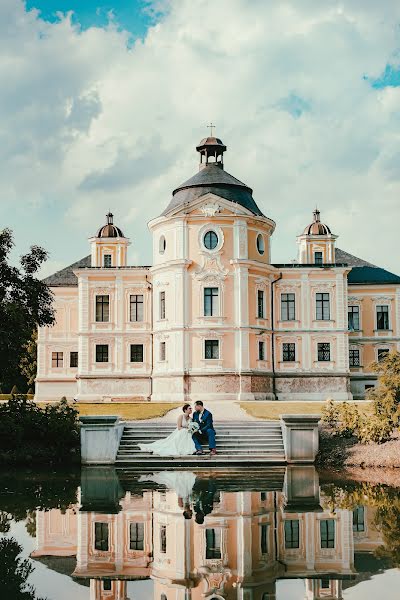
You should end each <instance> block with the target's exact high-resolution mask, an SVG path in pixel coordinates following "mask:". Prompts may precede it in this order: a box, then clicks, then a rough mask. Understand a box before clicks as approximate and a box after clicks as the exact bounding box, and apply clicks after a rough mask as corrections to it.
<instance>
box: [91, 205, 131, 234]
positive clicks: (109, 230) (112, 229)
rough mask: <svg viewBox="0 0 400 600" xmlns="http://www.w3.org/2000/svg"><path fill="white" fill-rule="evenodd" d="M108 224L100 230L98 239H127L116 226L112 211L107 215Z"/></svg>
mask: <svg viewBox="0 0 400 600" xmlns="http://www.w3.org/2000/svg"><path fill="white" fill-rule="evenodd" d="M106 219H107V223H106V224H105V225H103V226H102V227H100V229H98V231H97V234H96V237H98V238H123V237H125V236H124V234H123V233H122V231H121V229H120V228H119V227H117V226H116V225H114V215H113V214H112V212H111V211H109V212H108V213H107V214H106Z"/></svg>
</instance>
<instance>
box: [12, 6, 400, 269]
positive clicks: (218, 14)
mask: <svg viewBox="0 0 400 600" xmlns="http://www.w3.org/2000/svg"><path fill="white" fill-rule="evenodd" d="M164 4H165V3H164V2H163V3H162V6H163V7H164ZM399 17H400V5H399V4H398V3H397V2H391V1H386V2H385V1H384V2H382V3H379V4H378V3H376V2H373V1H372V0H348V1H342V2H326V3H321V2H318V1H317V0H315V1H314V0H303V1H301V2H298V1H297V0H292V1H286V2H269V1H265V0H253V1H252V2H248V0H219V2H209V1H207V0H197V1H196V2H193V1H192V0H171V2H170V5H169V9H168V10H167V11H166V12H165V15H164V17H163V18H162V20H161V21H160V22H159V23H158V24H157V25H155V26H154V27H153V28H151V29H150V30H149V32H148V34H147V36H146V38H145V39H144V41H137V42H136V43H135V45H134V46H133V47H129V44H128V40H129V35H128V34H126V33H124V32H121V31H118V29H117V27H116V26H114V25H113V24H110V26H109V28H108V29H95V28H91V29H88V30H86V31H80V30H79V29H78V28H76V27H73V26H72V24H71V22H70V19H69V17H68V16H66V17H63V18H62V19H61V20H60V22H59V23H55V24H50V23H44V22H43V21H41V20H40V17H39V15H38V14H37V13H36V12H35V11H31V12H28V13H27V12H26V11H25V8H24V5H23V4H22V2H19V1H17V0H3V1H2V2H1V3H0V82H1V89H2V94H1V95H0V198H1V200H0V202H1V205H2V207H3V217H4V212H5V211H8V218H9V220H10V224H11V225H12V226H13V227H14V229H15V230H16V233H17V234H18V235H17V238H18V243H20V241H21V243H22V242H23V245H24V246H25V245H28V244H29V243H36V242H39V243H42V244H43V245H45V246H46V247H47V248H48V249H49V250H50V251H51V255H52V260H55V261H56V263H60V262H63V261H65V263H68V262H69V261H70V262H72V261H73V260H76V259H77V258H79V257H80V256H83V255H85V254H86V253H87V245H86V237H88V236H89V235H91V234H92V233H93V231H94V230H95V229H96V227H98V226H99V225H100V224H101V222H102V221H103V219H104V213H105V211H106V210H108V209H109V208H111V209H113V210H114V212H115V213H116V218H117V221H118V224H119V225H120V226H121V227H122V229H123V230H124V231H125V233H126V234H127V235H129V236H130V237H131V238H132V242H133V244H132V251H131V256H132V257H133V256H134V254H135V259H136V257H137V259H138V261H139V262H142V263H148V261H149V260H150V259H151V257H150V253H151V245H150V239H149V235H148V233H147V232H146V222H147V221H148V220H149V219H151V218H153V217H154V216H157V215H158V214H160V213H161V211H162V210H163V208H164V207H165V206H166V205H167V204H168V202H169V198H170V194H171V191H172V189H174V187H176V186H177V185H178V184H179V183H181V182H182V181H183V180H185V179H187V178H188V177H190V176H191V175H192V174H194V172H195V171H196V169H197V157H196V155H195V151H194V146H195V145H196V143H197V142H198V141H199V139H200V138H201V137H202V136H203V135H206V131H207V130H206V129H205V125H206V123H207V122H209V121H210V119H212V120H213V122H215V123H217V134H218V135H219V136H221V137H222V138H223V140H224V142H225V143H226V144H227V145H228V150H229V152H228V153H227V156H226V168H227V170H228V171H229V172H231V173H232V174H233V175H235V176H236V177H238V178H239V179H242V180H243V181H245V182H246V183H247V184H248V185H250V186H251V187H252V188H253V189H254V196H255V199H256V201H257V203H258V204H259V206H260V208H261V209H262V210H263V211H264V212H265V213H266V214H267V215H268V216H270V217H271V218H273V219H274V220H275V221H276V222H277V229H276V232H275V234H274V238H273V258H274V260H276V261H281V260H290V259H291V258H293V257H294V256H295V253H296V244H295V235H296V234H298V233H300V232H301V231H302V229H303V228H304V226H305V225H306V223H307V222H308V221H309V220H310V218H311V212H312V209H313V208H314V206H315V205H316V204H318V206H319V208H320V209H321V211H322V217H323V218H324V219H325V220H326V221H327V222H328V224H329V225H330V227H331V229H332V230H333V231H334V232H335V233H336V234H339V236H340V237H339V240H338V245H339V246H340V247H342V248H344V249H346V250H348V251H350V252H353V253H355V254H358V255H360V256H362V257H364V258H366V259H369V260H370V261H371V262H374V263H377V264H382V265H383V266H386V267H388V268H390V269H392V270H394V271H397V272H399V271H400V266H399V265H398V255H399V235H398V232H397V228H398V225H397V223H398V220H399V216H400V210H399V200H398V199H399V196H400V168H399V166H398V165H399V164H400V163H399V158H400V156H399V152H400V150H399V147H400V143H399V142H400V117H399V109H398V106H399V102H398V101H399V94H400V90H398V89H391V88H388V89H385V90H374V89H372V88H371V86H370V85H369V83H368V82H367V81H365V79H364V76H365V75H368V76H371V77H377V76H379V74H380V73H381V72H382V71H383V69H384V67H385V65H386V63H387V62H393V61H394V60H395V57H396V51H397V50H398V45H399V39H398V33H397V31H398V23H399ZM299 110H300V113H301V114H298V112H299ZM5 220H6V221H7V218H6V219H5Z"/></svg>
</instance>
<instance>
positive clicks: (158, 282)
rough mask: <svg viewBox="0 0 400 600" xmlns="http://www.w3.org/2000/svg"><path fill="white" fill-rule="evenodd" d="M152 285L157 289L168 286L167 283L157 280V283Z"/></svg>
mask: <svg viewBox="0 0 400 600" xmlns="http://www.w3.org/2000/svg"><path fill="white" fill-rule="evenodd" d="M154 285H156V286H157V287H161V286H162V287H165V286H167V285H169V281H160V280H159V279H157V281H155V282H154Z"/></svg>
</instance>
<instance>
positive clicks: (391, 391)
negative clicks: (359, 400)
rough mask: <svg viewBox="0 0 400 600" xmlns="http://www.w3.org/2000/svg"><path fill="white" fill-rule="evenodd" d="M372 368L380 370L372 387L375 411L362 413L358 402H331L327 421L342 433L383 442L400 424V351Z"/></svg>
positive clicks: (365, 440)
mask: <svg viewBox="0 0 400 600" xmlns="http://www.w3.org/2000/svg"><path fill="white" fill-rule="evenodd" d="M371 368H372V370H373V371H375V373H377V374H378V386H377V387H376V388H374V389H373V390H370V392H369V394H368V399H369V400H371V413H370V414H367V415H365V414H362V413H361V412H360V411H359V409H358V408H357V406H356V405H354V404H349V403H347V402H343V403H342V404H334V403H333V402H332V401H330V402H328V404H327V406H326V407H325V408H324V409H323V411H322V413H323V421H324V422H325V423H326V424H327V425H328V426H329V427H330V428H331V429H332V430H333V431H334V432H335V435H338V436H341V437H352V436H356V437H357V438H358V441H359V442H361V443H362V444H368V443H372V442H375V443H377V444H383V443H384V442H387V441H389V440H390V439H391V437H392V433H393V431H394V430H395V429H396V428H397V427H399V425H400V352H397V351H393V352H390V353H389V354H387V356H385V358H384V359H383V360H381V361H379V362H375V363H372V365H371Z"/></svg>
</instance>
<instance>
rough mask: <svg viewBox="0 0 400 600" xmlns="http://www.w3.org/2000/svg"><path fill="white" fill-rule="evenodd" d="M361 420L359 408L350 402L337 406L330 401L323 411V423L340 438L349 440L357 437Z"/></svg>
mask: <svg viewBox="0 0 400 600" xmlns="http://www.w3.org/2000/svg"><path fill="white" fill-rule="evenodd" d="M360 419H361V415H360V412H359V410H358V408H357V406H356V405H355V404H350V403H349V402H341V403H336V404H335V403H334V402H332V400H330V401H329V402H328V404H327V406H326V407H324V408H323V410H322V421H323V422H324V423H326V424H327V425H328V426H329V427H330V428H331V429H332V430H333V433H334V435H336V436H339V437H344V438H349V437H352V436H353V435H357V432H358V428H359V424H360Z"/></svg>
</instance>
